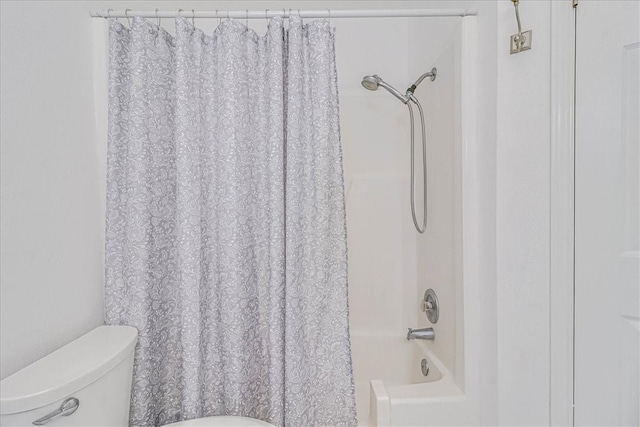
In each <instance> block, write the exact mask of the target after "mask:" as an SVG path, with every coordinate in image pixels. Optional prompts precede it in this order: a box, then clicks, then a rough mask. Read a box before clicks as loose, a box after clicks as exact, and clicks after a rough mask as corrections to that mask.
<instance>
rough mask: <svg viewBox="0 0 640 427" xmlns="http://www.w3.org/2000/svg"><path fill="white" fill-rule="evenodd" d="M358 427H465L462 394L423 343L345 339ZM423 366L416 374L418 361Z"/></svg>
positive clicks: (379, 338) (363, 337)
mask: <svg viewBox="0 0 640 427" xmlns="http://www.w3.org/2000/svg"><path fill="white" fill-rule="evenodd" d="M351 347H352V353H353V364H354V376H355V384H356V405H357V410H358V425H359V426H371V427H373V426H442V425H464V424H470V423H471V418H470V417H469V414H468V413H469V411H468V410H467V407H468V404H467V399H466V397H465V395H464V392H463V391H462V390H461V389H460V388H459V387H458V386H457V385H456V383H455V381H454V377H453V374H452V373H451V372H450V371H449V370H448V369H447V368H446V367H445V366H444V364H443V363H442V362H441V361H440V360H439V359H438V358H437V357H436V356H435V354H433V352H432V351H431V350H429V348H428V346H427V343H426V342H424V341H419V340H412V341H407V340H406V338H405V337H389V336H366V335H357V334H356V335H353V336H352V337H351ZM422 359H426V360H427V363H428V365H429V373H428V375H427V376H424V375H423V374H422V370H421V361H422Z"/></svg>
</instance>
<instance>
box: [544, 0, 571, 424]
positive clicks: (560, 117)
mask: <svg viewBox="0 0 640 427" xmlns="http://www.w3.org/2000/svg"><path fill="white" fill-rule="evenodd" d="M575 16H576V8H574V6H573V2H572V0H566V1H552V2H551V58H550V60H551V90H550V98H551V135H550V153H549V154H550V189H549V190H550V211H549V220H550V236H549V244H550V248H549V253H550V260H549V261H550V270H549V271H550V273H549V274H550V277H549V283H550V287H549V304H550V307H549V316H550V319H549V327H550V331H549V352H550V354H549V360H550V369H549V425H551V426H566V425H573V423H574V411H573V408H574V310H575V304H574V295H575V288H574V222H575V221H574V219H575V218H574V190H575V176H574V164H575V163H574V155H575V152H574V149H575V37H576V25H575V24H576V22H575Z"/></svg>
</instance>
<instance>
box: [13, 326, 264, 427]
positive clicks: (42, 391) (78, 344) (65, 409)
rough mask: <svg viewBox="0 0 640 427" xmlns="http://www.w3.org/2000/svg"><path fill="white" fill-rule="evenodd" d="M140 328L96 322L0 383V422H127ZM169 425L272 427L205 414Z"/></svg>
mask: <svg viewBox="0 0 640 427" xmlns="http://www.w3.org/2000/svg"><path fill="white" fill-rule="evenodd" d="M137 339H138V331H137V330H136V329H135V328H132V327H129V326H100V327H98V328H96V329H94V330H92V331H91V332H89V333H88V334H86V335H83V336H82V337H80V338H78V339H77V340H75V341H73V342H71V343H69V344H67V345H66V346H64V347H62V348H61V349H59V350H56V351H54V352H53V353H51V354H49V355H48V356H45V357H43V358H42V359H40V360H38V361H36V362H34V363H33V364H31V365H29V366H27V367H26V368H24V369H22V370H20V371H18V372H16V373H15V374H13V375H11V376H9V377H7V378H5V379H3V380H2V381H0V425H1V426H2V427H10V426H16V427H18V426H33V425H50V426H52V427H54V426H60V427H63V426H84V427H89V426H113V427H125V426H128V425H129V399H130V395H131V379H132V373H133V355H134V349H135V345H136V341H137ZM169 426H171V427H222V426H225V427H226V426H229V427H236V426H237V427H241V426H246V427H251V426H256V427H257V426H262V427H273V426H272V425H271V424H269V423H266V422H264V421H260V420H255V419H252V418H244V417H207V418H199V419H195V420H190V421H182V422H178V423H174V424H169Z"/></svg>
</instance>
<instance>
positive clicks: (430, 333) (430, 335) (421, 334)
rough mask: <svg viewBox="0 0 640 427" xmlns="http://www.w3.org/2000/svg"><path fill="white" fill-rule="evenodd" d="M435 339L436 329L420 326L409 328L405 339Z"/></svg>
mask: <svg viewBox="0 0 640 427" xmlns="http://www.w3.org/2000/svg"><path fill="white" fill-rule="evenodd" d="M435 339H436V331H434V330H433V328H420V329H411V328H409V331H408V332H407V341H408V340H428V341H433V340H435Z"/></svg>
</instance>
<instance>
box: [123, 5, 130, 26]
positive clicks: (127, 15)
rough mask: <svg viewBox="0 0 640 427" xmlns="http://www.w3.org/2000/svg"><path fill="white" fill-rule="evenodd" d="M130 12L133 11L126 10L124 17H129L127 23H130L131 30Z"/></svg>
mask: <svg viewBox="0 0 640 427" xmlns="http://www.w3.org/2000/svg"><path fill="white" fill-rule="evenodd" d="M130 10H131V9H125V11H124V16H126V17H127V22H128V23H129V28H131V18H129V11H130Z"/></svg>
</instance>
